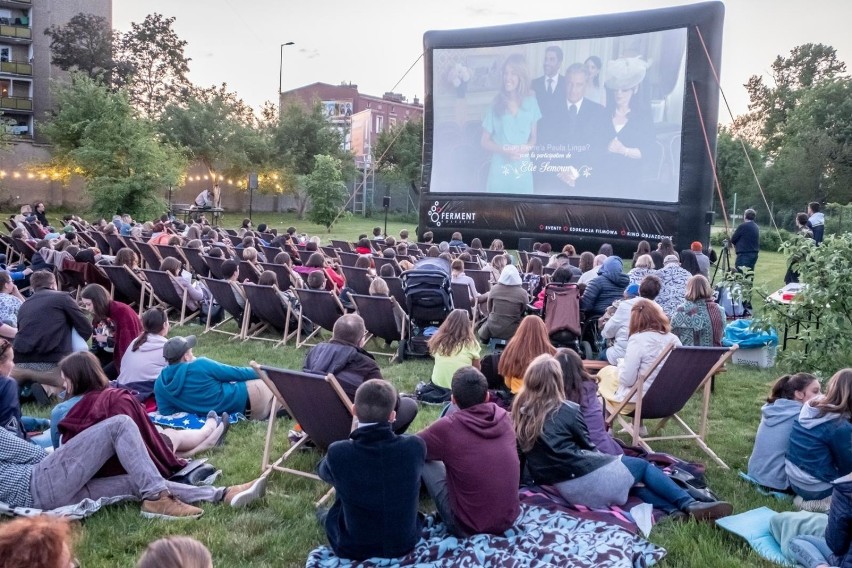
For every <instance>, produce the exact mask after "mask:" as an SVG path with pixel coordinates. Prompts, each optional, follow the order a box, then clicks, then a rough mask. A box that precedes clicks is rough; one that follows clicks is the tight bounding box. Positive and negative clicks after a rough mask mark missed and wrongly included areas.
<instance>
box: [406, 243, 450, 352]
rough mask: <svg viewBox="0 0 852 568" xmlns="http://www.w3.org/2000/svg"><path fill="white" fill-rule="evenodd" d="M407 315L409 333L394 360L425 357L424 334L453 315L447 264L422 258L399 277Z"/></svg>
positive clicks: (426, 340) (426, 338) (426, 350)
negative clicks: (451, 313)
mask: <svg viewBox="0 0 852 568" xmlns="http://www.w3.org/2000/svg"><path fill="white" fill-rule="evenodd" d="M400 278H401V279H402V288H403V292H404V293H405V307H406V311H407V312H408V332H407V333H406V334H405V337H406V339H405V341H401V342H400V344H399V350H398V351H397V359H398V360H400V361H402V360H404V359H405V357H428V356H429V348H428V347H427V345H426V343H427V342H428V341H429V337H430V336H431V333H430V334H429V336H427V335H426V330H427V329H429V328H435V327H438V326H440V325H441V324H442V323H444V320H445V319H446V318H447V316H448V315H449V314H450V312H451V311H453V293H452V280H451V278H450V263H449V262H447V261H446V260H444V259H443V258H432V257H429V258H424V259H421V260H418V261H417V264H415V265H414V268H412V269H411V270H406V271H405V272H403V273H402V275H401V276H400Z"/></svg>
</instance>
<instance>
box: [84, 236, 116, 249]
mask: <svg viewBox="0 0 852 568" xmlns="http://www.w3.org/2000/svg"><path fill="white" fill-rule="evenodd" d="M89 236H90V237H91V238H92V240H94V241H95V244H96V245H97V247H98V248H99V249H101V252H102V253H103V254H110V250H112V249H111V248H110V246H109V242H107V240H106V237H105V236H104V234H103V233H101V232H100V231H89ZM112 254H115V252H113V253H112Z"/></svg>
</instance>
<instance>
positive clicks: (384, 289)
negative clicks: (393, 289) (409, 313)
mask: <svg viewBox="0 0 852 568" xmlns="http://www.w3.org/2000/svg"><path fill="white" fill-rule="evenodd" d="M369 292H370V295H371V296H382V297H385V298H391V299H392V300H393V317H394V320H395V321H396V328H397V330H399V331H400V332H402V329H403V326H404V325H405V310H404V309H403V307H402V306H400V305H399V304H398V303H397V302H396V298H394V297H393V296H391V293H390V288H388V283H387V282H386V281H385V279H384V278H373V279H372V280H371V281H370V289H369Z"/></svg>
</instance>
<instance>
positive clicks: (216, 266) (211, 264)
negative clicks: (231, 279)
mask: <svg viewBox="0 0 852 568" xmlns="http://www.w3.org/2000/svg"><path fill="white" fill-rule="evenodd" d="M201 259H202V260H203V261H204V264H206V265H207V268H209V269H210V274H211V275H212V276H213V277H214V278H217V279H219V280H222V279H223V278H224V276H223V275H222V263H223V262H225V261H226V260H228V259H227V258H222V257H218V256H207V255H206V254H202V255H201Z"/></svg>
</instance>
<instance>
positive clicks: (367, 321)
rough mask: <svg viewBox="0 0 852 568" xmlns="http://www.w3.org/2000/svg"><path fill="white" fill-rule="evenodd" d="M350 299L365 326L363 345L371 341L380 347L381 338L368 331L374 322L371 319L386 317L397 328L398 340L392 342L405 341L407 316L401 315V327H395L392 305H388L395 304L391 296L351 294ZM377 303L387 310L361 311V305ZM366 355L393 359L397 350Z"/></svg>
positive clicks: (379, 351)
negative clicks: (382, 304) (387, 307)
mask: <svg viewBox="0 0 852 568" xmlns="http://www.w3.org/2000/svg"><path fill="white" fill-rule="evenodd" d="M351 297H352V301H353V302H355V308H356V309H355V313H357V314H358V315H359V316H361V319H363V320H364V325H365V327H366V330H367V331H366V335H365V336H364V343H365V345H366V342H368V341H370V340H373V339H375V340H376V344H377V345H380V342H383V341H382V340H383V338H382V337H379V336H378V335H376V334H374V333H373V332H372V331H370V327H371V324H372V323H373V321H374V320H373V318H376V317H381V318H386V317H388V316H390V318H391V319H393V323H394V326H395V327H396V328H397V331H398V332H399V339H395V340H394V341H398V342H403V341H405V339H406V337H405V331H406V330H407V329H408V314H405V313H403V318H404V319H403V321H402V325H401V326H397V325H396V316H395V315H394V313H393V305H392V304H391V303H390V302H393V303H396V299H395V298H393V297H392V296H389V297H383V296H363V295H361V294H352V295H351ZM385 300H388V301H387V302H386V301H385ZM359 302H360V303H359ZM378 302H381V303H387V304H388V306H390V307H389V309H387V310H385V309H382V310H378V309H377V310H373V311H371V310H369V309H361V305H362V304H363V303H374V304H375V303H378ZM365 308H366V307H365ZM388 323H389V322H388ZM374 329H375V328H374ZM368 353H370V354H371V355H383V356H385V357H390V358H393V357H395V356H396V353H397V350H396V349H394V350H393V351H391V352H387V351H381V350H377V351H369V352H368Z"/></svg>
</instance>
